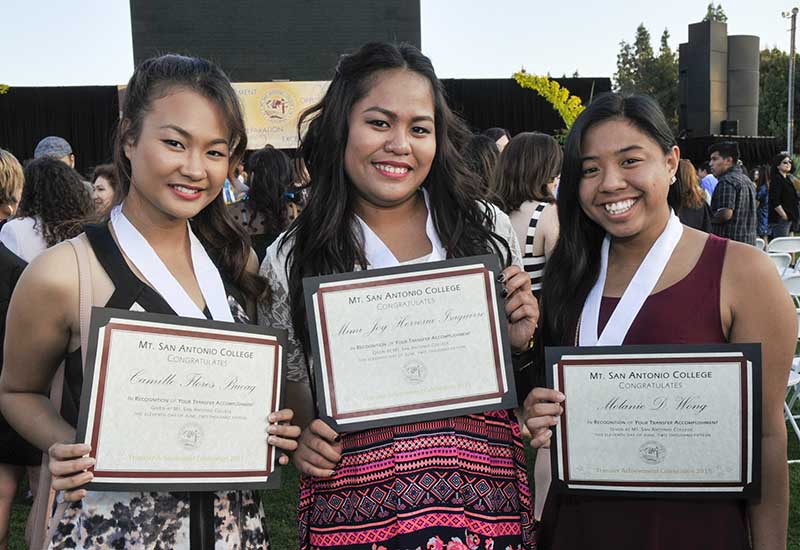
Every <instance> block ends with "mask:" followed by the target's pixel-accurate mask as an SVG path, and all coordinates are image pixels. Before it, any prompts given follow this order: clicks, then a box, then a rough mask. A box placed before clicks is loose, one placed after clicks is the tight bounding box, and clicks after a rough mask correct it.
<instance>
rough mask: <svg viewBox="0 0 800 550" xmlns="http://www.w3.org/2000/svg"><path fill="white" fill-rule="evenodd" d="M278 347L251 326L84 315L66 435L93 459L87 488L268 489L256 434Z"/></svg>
mask: <svg viewBox="0 0 800 550" xmlns="http://www.w3.org/2000/svg"><path fill="white" fill-rule="evenodd" d="M284 348H285V334H284V333H282V332H279V331H267V330H265V329H263V328H261V327H257V326H250V325H239V324H233V323H223V322H217V321H206V320H197V319H187V318H181V317H175V316H171V315H156V314H152V313H138V312H132V311H125V310H116V309H106V308H93V309H92V318H91V330H90V334H89V343H88V349H87V353H86V367H85V369H84V380H83V392H82V394H81V410H80V416H79V420H78V430H77V434H76V440H77V442H79V443H87V444H89V445H91V447H92V450H91V456H92V457H93V458H95V460H96V464H95V466H94V468H93V470H92V472H93V474H94V479H93V480H92V482H91V483H89V485H88V488H89V489H91V490H100V491H103V490H108V491H112V490H113V491H120V490H122V491H125V490H135V491H150V490H160V491H212V490H217V489H232V488H269V487H270V486H271V485H273V484H277V482H278V479H277V475H276V474H277V473H278V472H277V471H275V467H276V465H277V454H278V453H277V452H276V450H275V449H274V448H273V447H272V446H271V445H267V431H266V430H267V426H268V420H267V417H268V415H269V414H270V413H271V412H272V411H275V410H278V409H279V408H280V404H281V402H282V397H283V396H282V392H283V386H284V383H283V379H282V375H283V373H282V370H283V361H284V360H283V354H284ZM268 479H269V481H270V482H271V483H269V484H268V483H267V481H268Z"/></svg>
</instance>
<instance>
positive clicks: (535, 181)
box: [492, 132, 564, 213]
mask: <svg viewBox="0 0 800 550" xmlns="http://www.w3.org/2000/svg"><path fill="white" fill-rule="evenodd" d="M563 159H564V153H562V151H561V146H560V145H559V144H558V142H557V141H556V140H555V139H553V138H552V137H550V136H548V135H547V134H540V133H538V132H523V133H521V134H517V135H516V136H514V139H512V140H511V141H510V142H509V143H508V145H506V148H505V149H503V152H502V153H501V155H500V162H499V163H498V165H497V168H496V169H495V171H494V177H493V178H492V195H493V196H494V198H495V199H496V200H497V201H498V202H497V204H498V205H499V206H500V208H501V209H502V210H503V212H505V213H510V212H513V211H514V210H518V209H519V207H520V205H521V204H522V203H523V202H526V201H530V200H535V201H540V202H553V200H555V198H554V197H553V195H552V193H551V192H550V190H549V189H548V188H547V186H548V184H549V183H550V182H552V181H553V179H555V178H556V177H557V176H558V175H559V173H560V172H561V161H562V160H563Z"/></svg>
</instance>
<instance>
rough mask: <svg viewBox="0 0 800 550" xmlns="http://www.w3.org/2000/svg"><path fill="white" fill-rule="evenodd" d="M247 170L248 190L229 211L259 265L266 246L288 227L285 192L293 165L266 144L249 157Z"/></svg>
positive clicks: (229, 207) (292, 173)
mask: <svg viewBox="0 0 800 550" xmlns="http://www.w3.org/2000/svg"><path fill="white" fill-rule="evenodd" d="M247 167H248V170H247V171H248V173H249V175H250V176H249V180H248V182H249V184H250V185H249V191H248V192H247V194H246V195H245V198H244V199H243V200H241V201H239V202H237V203H234V204H231V205H228V212H229V213H230V214H231V215H232V216H233V219H234V220H235V221H236V222H237V223H239V224H240V225H241V226H242V227H243V228H244V229H245V231H247V233H248V234H249V235H250V239H251V242H252V245H253V250H255V252H256V255H257V256H258V261H259V263H261V261H262V260H263V259H264V256H265V255H266V253H267V247H268V246H269V245H270V244H272V241H274V240H275V239H276V238H277V236H278V235H280V234H281V233H282V232H283V230H284V229H286V227H287V226H288V225H289V211H288V206H287V204H286V192H287V190H288V188H289V185H290V184H291V183H292V182H293V181H294V179H295V174H294V166H293V164H292V160H291V159H290V158H289V156H288V155H287V154H286V153H284V152H283V151H281V150H280V149H275V148H274V147H272V146H271V145H267V146H266V147H264V148H263V149H260V150H258V151H256V152H254V153H253V154H252V155H250V158H249V159H248V161H247Z"/></svg>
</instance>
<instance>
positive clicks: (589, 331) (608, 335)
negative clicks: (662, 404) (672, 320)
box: [578, 213, 683, 346]
mask: <svg viewBox="0 0 800 550" xmlns="http://www.w3.org/2000/svg"><path fill="white" fill-rule="evenodd" d="M681 235H683V225H681V222H680V220H679V219H678V216H676V215H675V214H674V213H671V214H670V217H669V221H668V222H667V226H666V227H665V228H664V231H662V232H661V235H660V236H659V237H658V239H656V242H655V243H653V246H652V247H651V248H650V250H649V252H648V253H647V256H645V258H644V261H643V262H642V264H641V265H640V266H639V269H637V270H636V274H635V275H634V276H633V279H631V282H630V283H629V284H628V288H626V289H625V292H624V293H623V295H622V298H620V301H619V303H618V304H617V307H616V309H614V313H612V314H611V318H610V319H609V320H608V323H607V324H606V326H605V328H604V329H603V333H602V334H601V335H600V336H599V337H598V334H597V327H598V318H599V317H600V302H601V300H602V298H603V289H604V288H605V286H606V276H607V274H608V251H609V248H610V246H611V237H610V236H609V235H608V234H606V236H605V238H604V239H603V245H602V247H601V249H600V274H599V275H598V277H597V282H595V284H594V286H593V287H592V290H591V291H590V292H589V296H588V297H587V298H586V302H584V304H583V313H582V314H581V321H580V331H579V340H578V345H579V346H621V345H622V342H623V341H624V340H625V336H626V335H627V334H628V329H630V327H631V325H632V324H633V321H634V319H636V316H637V315H638V314H639V311H640V310H641V309H642V306H643V305H644V302H645V300H647V297H648V296H649V295H650V293H651V292H652V291H653V289H654V288H655V286H656V283H657V282H658V279H659V278H660V277H661V274H662V273H663V272H664V268H666V267H667V262H669V258H670V256H672V253H673V251H674V250H675V247H676V246H677V245H678V241H680V240H681Z"/></svg>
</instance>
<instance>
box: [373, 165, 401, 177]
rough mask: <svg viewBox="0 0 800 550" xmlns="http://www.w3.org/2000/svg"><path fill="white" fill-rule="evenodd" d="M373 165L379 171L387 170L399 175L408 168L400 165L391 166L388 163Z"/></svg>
mask: <svg viewBox="0 0 800 550" xmlns="http://www.w3.org/2000/svg"><path fill="white" fill-rule="evenodd" d="M375 167H376V168H377V169H378V170H380V171H381V172H388V173H390V174H398V175H400V174H405V173H407V172H408V168H405V167H400V166H391V165H389V164H376V165H375Z"/></svg>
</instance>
